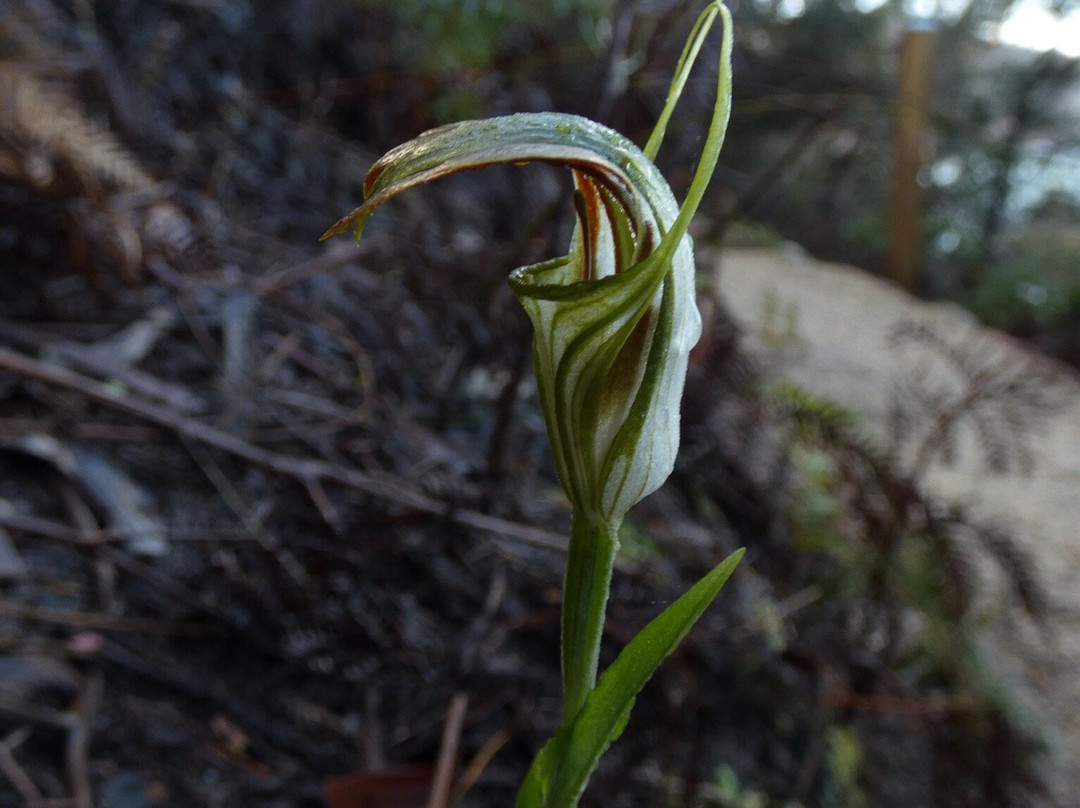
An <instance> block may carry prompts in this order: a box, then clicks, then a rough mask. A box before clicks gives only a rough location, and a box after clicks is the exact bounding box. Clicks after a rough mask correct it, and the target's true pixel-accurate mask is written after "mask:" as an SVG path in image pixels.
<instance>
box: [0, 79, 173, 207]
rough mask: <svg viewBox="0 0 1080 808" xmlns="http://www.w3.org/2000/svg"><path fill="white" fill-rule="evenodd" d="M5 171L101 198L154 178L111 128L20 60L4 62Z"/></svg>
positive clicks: (0, 105) (36, 184) (45, 187)
mask: <svg viewBox="0 0 1080 808" xmlns="http://www.w3.org/2000/svg"><path fill="white" fill-rule="evenodd" d="M0 176H3V177H4V178H6V179H9V180H12V181H14V182H17V183H20V184H24V185H27V186H29V187H31V188H33V189H34V190H37V191H48V192H50V193H57V194H60V195H65V196H73V195H74V196H88V197H92V198H95V199H100V198H102V197H104V196H107V195H108V194H109V193H110V192H116V191H120V192H123V191H137V190H144V189H147V188H149V187H150V186H152V185H153V184H154V180H153V179H152V178H151V176H150V175H149V174H148V173H147V172H146V171H145V170H144V169H143V168H142V167H141V166H140V165H139V163H138V161H137V160H136V159H135V158H134V157H133V156H132V155H131V154H130V153H129V152H128V150H127V149H125V148H124V146H123V145H122V144H121V143H120V141H119V140H117V138H116V137H115V136H113V134H112V133H111V132H109V131H108V130H107V129H104V128H103V127H101V126H99V125H98V124H96V123H94V122H93V121H92V120H90V119H89V118H88V117H87V116H86V114H85V113H84V112H83V111H82V109H81V108H80V106H79V104H78V103H77V102H76V101H75V100H74V99H73V98H72V97H70V96H68V95H66V94H65V93H63V92H61V91H60V90H57V89H54V88H52V87H49V86H47V85H46V84H45V83H44V82H42V81H40V80H39V79H38V78H36V77H35V76H34V75H33V74H32V73H30V72H29V71H28V70H27V69H26V68H25V67H24V66H23V65H22V64H21V63H20V62H19V61H5V62H0Z"/></svg>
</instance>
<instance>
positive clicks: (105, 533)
mask: <svg viewBox="0 0 1080 808" xmlns="http://www.w3.org/2000/svg"><path fill="white" fill-rule="evenodd" d="M700 7H701V4H700V3H694V2H675V1H674V0H535V2H530V3H520V2H514V1H513V0H394V1H393V2H390V1H389V0H280V2H257V1H256V0H152V1H151V0H108V2H96V1H95V0H4V2H3V3H2V4H0V272H2V277H3V295H2V296H0V466H2V469H0V808H7V806H12V807H13V808H14V807H15V806H40V808H44V806H51V807H52V808H59V806H72V808H90V807H91V806H101V807H102V808H146V807H147V806H157V805H169V806H173V805H175V806H189V805H190V806H217V805H222V806H224V805H230V806H234V805H254V804H258V805H262V806H267V807H268V808H270V807H272V806H282V807H284V806H325V805H329V806H331V808H411V806H428V808H442V807H443V806H449V805H463V806H504V805H507V804H509V803H510V801H511V800H512V799H513V795H514V793H515V790H516V788H515V787H516V785H517V783H518V782H519V781H520V778H521V776H522V774H523V772H524V770H525V768H526V767H527V765H528V761H529V760H530V759H531V757H532V755H533V754H534V753H535V751H536V750H537V749H538V748H539V746H540V744H541V743H542V742H543V740H544V739H545V738H547V737H548V736H550V734H551V733H552V732H553V731H554V729H555V727H556V725H557V722H558V718H559V709H560V708H559V696H558V683H559V676H558V666H559V660H558V655H557V650H556V649H557V648H558V602H559V588H560V585H561V567H562V565H563V562H564V554H563V552H562V548H563V544H564V539H563V538H562V537H563V536H564V535H565V533H566V530H567V527H568V519H569V516H568V508H567V505H566V503H565V501H564V499H563V496H562V494H561V492H560V490H559V488H558V485H557V482H556V479H555V475H554V471H553V468H552V465H551V461H550V457H549V453H548V448H547V443H546V436H545V434H544V429H543V420H542V416H541V414H540V411H539V407H538V404H537V401H536V389H535V384H534V382H533V379H532V373H531V366H530V365H531V363H530V350H529V339H530V331H529V327H528V323H527V320H526V318H525V316H524V314H523V312H521V311H520V310H519V308H518V306H517V304H516V302H515V301H514V299H513V297H512V295H511V294H510V292H509V290H508V288H507V286H506V283H505V278H506V275H507V273H508V272H509V270H511V269H512V268H514V267H516V266H519V265H521V264H525V263H529V262H533V261H539V260H542V259H544V258H547V257H551V256H553V255H557V254H559V253H560V252H561V251H563V250H565V249H566V245H567V244H568V242H569V237H570V230H571V227H572V222H573V218H572V208H571V206H570V205H569V204H568V199H569V177H568V176H565V175H564V174H563V173H560V172H558V171H555V170H553V169H549V168H547V167H543V166H527V167H508V168H498V169H489V170H485V171H483V172H477V173H470V174H467V175H461V176H458V177H455V178H453V179H451V180H448V181H445V182H443V183H441V184H439V185H438V186H433V187H430V188H425V189H423V190H422V191H419V192H416V193H414V194H412V195H409V196H406V197H404V198H402V199H401V200H399V201H395V202H394V203H393V204H392V205H390V206H388V207H387V208H386V209H385V210H383V211H380V213H379V214H378V215H377V216H376V217H375V218H374V219H373V220H372V221H371V223H370V225H369V226H368V228H367V230H366V231H365V235H364V240H363V241H361V242H360V244H359V246H355V245H353V244H352V243H351V242H349V240H347V239H339V240H337V241H334V242H328V243H325V244H320V243H319V242H318V237H319V235H320V234H321V233H322V232H323V231H324V230H325V229H326V228H327V227H328V226H329V225H330V224H331V223H332V222H333V221H335V220H336V219H337V218H339V217H340V216H342V215H344V214H345V213H347V212H348V211H349V210H351V209H352V208H353V207H355V206H356V205H357V204H359V202H360V201H361V199H362V190H361V189H362V182H363V177H364V173H365V172H366V170H367V168H368V167H369V166H370V164H371V162H372V161H373V160H374V159H375V158H377V157H378V156H379V155H380V154H382V153H383V152H385V151H386V150H387V149H389V148H391V147H393V146H395V145H397V144H399V143H401V142H403V141H404V140H407V139H409V138H411V137H413V136H415V135H417V134H419V133H420V132H422V131H424V130H425V129H428V128H430V127H433V126H436V125H439V124H443V123H447V122H451V121H456V120H460V119H464V118H476V117H487V116H493V115H503V114H509V113H512V112H518V111H538V110H559V111H563V112H572V113H578V114H582V115H586V116H588V117H591V118H594V119H596V120H599V121H601V122H603V123H606V124H608V125H610V126H611V127H613V128H615V129H617V130H619V131H621V132H623V133H624V134H626V135H627V136H629V137H630V138H631V139H633V140H635V141H636V142H638V143H639V144H640V143H643V142H644V141H645V139H646V138H647V137H648V134H649V132H650V130H651V127H652V124H653V123H654V121H655V118H656V116H657V114H658V113H659V111H660V109H661V106H662V103H663V100H664V96H665V93H666V90H667V86H668V83H669V81H670V78H671V73H672V70H673V67H674V65H675V63H676V61H677V59H678V55H679V52H680V50H681V48H682V45H683V42H684V40H685V38H686V35H687V33H688V31H689V29H690V26H691V25H692V24H693V21H694V20H695V19H696V17H697V15H698V13H699V12H700V10H701V8H700ZM732 10H733V13H734V17H735V25H736V37H735V55H734V71H735V79H734V81H735V84H734V105H733V111H732V118H731V126H730V129H729V132H728V137H727V142H726V144H725V147H724V151H723V154H722V156H721V163H720V167H719V169H718V171H717V176H716V178H715V179H714V182H713V185H712V187H711V189H710V191H709V193H708V194H707V196H706V199H705V202H704V203H703V206H702V211H701V215H700V216H699V217H698V220H697V221H696V222H695V225H694V231H693V232H694V234H695V239H696V243H697V246H698V264H699V267H698V268H699V281H700V299H701V305H702V308H703V311H704V315H705V324H706V327H705V335H704V338H703V341H702V344H701V345H700V346H699V348H698V349H697V350H696V352H695V354H694V356H693V359H692V363H691V368H690V378H689V380H688V386H687V396H686V401H685V404H684V413H683V421H684V429H683V433H684V434H683V448H682V453H681V456H680V457H681V459H680V462H679V465H678V467H677V469H676V472H675V474H674V475H673V477H672V479H671V481H670V482H669V483H668V484H667V485H666V486H665V488H664V489H663V490H662V491H661V492H658V493H657V494H656V495H655V496H653V497H650V498H649V499H648V500H647V501H646V502H644V503H642V504H641V505H640V506H639V507H638V508H636V509H635V510H634V511H633V512H632V513H631V517H630V519H629V520H628V522H627V525H626V526H625V528H624V536H623V549H622V554H621V557H620V561H619V568H618V572H617V575H616V581H615V584H614V589H613V596H612V603H611V607H610V616H609V620H608V625H607V635H608V636H607V640H606V642H607V643H608V645H607V646H606V647H605V652H604V661H607V660H610V659H611V658H612V657H613V655H614V653H615V652H616V650H617V648H618V647H620V646H621V645H622V644H623V643H624V642H626V641H627V640H628V639H629V638H630V637H631V636H633V634H634V633H635V632H636V631H637V629H638V628H640V627H641V626H642V625H644V623H645V622H646V621H647V620H648V619H649V618H650V617H651V616H653V615H655V614H656V613H657V612H658V611H660V610H661V609H662V607H663V606H664V605H665V604H666V603H668V602H670V601H671V600H673V599H674V598H675V597H677V596H678V594H679V593H681V592H682V591H683V590H684V589H685V588H686V587H687V586H688V585H689V583H690V582H692V581H693V580H696V578H697V577H698V576H700V574H702V573H703V572H704V571H705V570H706V569H708V568H709V567H711V566H712V565H713V564H715V563H716V562H717V561H718V560H719V559H720V558H722V557H724V556H726V555H727V554H728V553H729V552H731V551H732V550H733V549H735V548H736V547H739V546H744V545H745V546H747V547H748V550H749V552H748V556H747V560H746V562H744V564H743V565H742V568H741V569H740V570H739V572H738V573H737V575H736V576H735V578H734V579H733V580H732V581H731V583H730V584H729V585H728V587H727V589H726V590H725V591H724V592H723V593H722V595H721V597H720V599H719V600H718V602H717V604H716V605H715V606H714V608H713V609H712V610H711V611H710V612H709V614H708V615H707V616H706V618H704V619H703V621H702V624H701V625H700V626H699V628H698V629H696V630H695V632H694V633H693V634H692V635H691V637H690V638H689V640H688V641H687V643H686V644H685V645H684V646H683V647H682V648H681V649H680V650H679V652H677V654H676V655H675V656H674V657H673V658H672V659H670V660H669V661H668V662H667V663H666V664H665V666H664V667H663V668H662V669H661V671H660V673H658V675H657V677H656V679H655V680H654V681H653V682H652V683H651V684H650V685H649V686H648V688H647V689H646V690H645V692H644V693H643V695H642V697H641V698H640V699H639V702H640V703H639V706H638V708H637V709H636V711H635V716H634V719H633V720H632V722H631V724H630V726H629V727H628V729H627V731H626V733H625V735H624V736H623V738H622V739H620V741H619V742H618V743H617V744H616V745H615V746H614V747H613V749H612V751H611V753H610V755H609V756H608V757H607V758H606V759H605V762H604V763H603V764H602V766H601V768H600V770H599V771H598V773H597V775H596V777H595V779H594V785H593V787H592V788H591V790H590V792H589V793H588V794H587V795H586V797H585V799H584V801H583V803H582V804H583V805H605V806H612V808H614V806H624V805H625V806H630V805H633V806H641V805H651V806H658V807H662V808H669V807H670V808H684V806H685V807H686V808H690V807H691V806H694V807H695V808H697V807H699V806H734V807H735V808H773V807H774V806H776V808H780V807H781V806H783V808H802V807H803V806H805V807H806V808H809V807H810V806H822V807H823V808H824V807H826V806H829V807H832V806H836V807H837V808H840V807H841V806H852V808H855V807H856V806H905V808H911V806H934V808H939V807H940V808H953V807H954V806H955V807H957V808H963V807H966V806H970V807H971V808H975V806H1024V807H1025V808H1026V807H1027V806H1042V805H1045V806H1063V807H1064V808H1070V806H1076V805H1078V803H1077V802H1076V800H1077V797H1076V795H1077V794H1078V793H1080V789H1078V788H1077V786H1078V785H1080V764H1077V762H1076V761H1077V760H1080V715H1077V710H1076V707H1075V705H1076V704H1077V703H1080V665H1078V664H1077V663H1078V662H1080V630H1078V627H1080V621H1078V617H1080V602H1078V601H1077V596H1076V592H1075V586H1073V583H1072V582H1073V581H1075V579H1076V575H1077V573H1078V572H1080V549H1078V548H1080V545H1078V543H1077V540H1076V535H1075V525H1076V523H1077V522H1076V519H1077V518H1080V512H1078V510H1077V508H1078V505H1077V497H1076V496H1075V492H1076V491H1077V490H1078V489H1077V486H1080V468H1078V467H1077V458H1078V457H1080V426H1078V424H1080V412H1078V410H1077V405H1078V402H1080V396H1078V393H1080V384H1078V382H1077V377H1076V373H1075V366H1076V365H1077V364H1078V363H1080V260H1078V251H1080V143H1078V140H1077V132H1078V131H1080V128H1078V127H1080V120H1078V118H1080V84H1078V72H1080V3H1074V2H1070V0H1045V2H1043V1H1042V0H1012V1H1011V2H1010V1H1009V0H970V1H969V0H911V2H895V1H894V0H736V2H735V3H734V4H733V7H732ZM718 51H719V36H718V35H717V36H714V37H712V38H711V39H710V40H709V42H707V44H706V46H705V48H704V51H703V56H702V59H701V62H700V64H699V66H698V68H697V69H696V71H695V73H694V75H693V77H692V79H691V81H690V83H689V85H688V86H687V89H686V92H685V94H684V97H683V100H682V103H681V105H680V107H679V108H678V110H677V112H676V117H675V123H674V125H673V126H672V128H671V129H670V130H669V133H668V137H667V140H666V142H665V145H664V148H663V149H662V151H661V154H660V156H659V160H658V162H659V165H660V167H661V170H662V171H663V172H664V173H665V175H666V176H667V177H668V178H669V181H670V182H671V184H672V187H673V189H674V190H675V193H676V196H678V197H681V195H682V194H683V193H684V192H685V188H686V186H687V183H688V181H689V178H690V177H691V176H692V173H693V169H694V166H695V161H696V158H697V155H698V153H699V151H700V148H701V143H702V137H703V135H704V132H705V127H706V125H707V121H708V116H709V114H710V112H711V109H712V105H713V103H714V97H715V92H716V82H715V72H714V70H715V63H716V58H717V56H718ZM852 267H857V269H853V268H852Z"/></svg>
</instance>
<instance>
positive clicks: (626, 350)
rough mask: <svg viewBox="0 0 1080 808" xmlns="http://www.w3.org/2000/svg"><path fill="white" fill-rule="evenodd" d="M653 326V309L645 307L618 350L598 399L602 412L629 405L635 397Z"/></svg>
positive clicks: (652, 307) (653, 307) (654, 314)
mask: <svg viewBox="0 0 1080 808" xmlns="http://www.w3.org/2000/svg"><path fill="white" fill-rule="evenodd" d="M655 322H656V306H649V308H647V309H646V310H645V312H644V314H642V315H641V319H640V320H638V323H637V325H636V326H634V330H633V331H631V332H630V335H629V336H628V337H627V338H626V342H624V343H623V345H622V347H621V348H620V349H619V353H618V355H617V356H616V357H615V361H614V362H612V363H611V368H610V369H609V370H608V375H607V380H606V381H605V383H604V391H603V393H602V395H601V398H600V408H601V411H602V412H603V411H607V410H610V409H611V408H612V407H614V406H618V405H620V404H624V403H626V402H628V401H630V400H631V399H632V398H633V396H634V394H635V393H636V391H637V387H638V385H639V384H640V383H641V375H642V373H643V372H644V370H645V363H646V360H647V359H648V356H647V351H648V345H647V344H646V343H647V341H648V339H649V335H650V334H651V333H652V329H653V324H654V323H655Z"/></svg>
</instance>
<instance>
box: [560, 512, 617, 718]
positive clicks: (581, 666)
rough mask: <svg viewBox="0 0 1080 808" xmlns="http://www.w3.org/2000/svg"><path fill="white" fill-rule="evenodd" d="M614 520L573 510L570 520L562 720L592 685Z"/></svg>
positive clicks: (614, 548) (612, 550) (608, 583)
mask: <svg viewBox="0 0 1080 808" xmlns="http://www.w3.org/2000/svg"><path fill="white" fill-rule="evenodd" d="M618 549H619V525H618V523H616V524H601V523H597V522H595V521H593V520H590V519H589V518H587V517H584V516H581V515H575V516H574V520H573V523H572V524H571V526H570V552H569V557H568V558H567V561H566V581H565V583H564V585H563V612H562V672H563V720H565V721H569V720H570V719H571V718H573V717H574V716H575V715H577V713H578V711H579V710H580V709H581V707H582V705H583V704H585V697H586V696H587V695H588V694H589V691H590V690H592V689H593V687H595V686H596V667H597V664H598V662H599V658H600V638H601V637H602V636H603V633H604V612H605V610H606V608H607V599H608V591H609V590H610V588H611V573H612V568H613V566H614V564H615V554H616V552H617V551H618Z"/></svg>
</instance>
